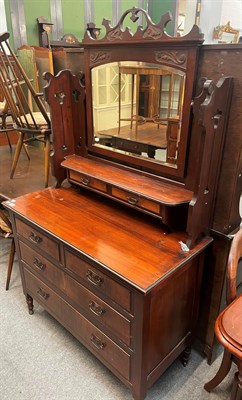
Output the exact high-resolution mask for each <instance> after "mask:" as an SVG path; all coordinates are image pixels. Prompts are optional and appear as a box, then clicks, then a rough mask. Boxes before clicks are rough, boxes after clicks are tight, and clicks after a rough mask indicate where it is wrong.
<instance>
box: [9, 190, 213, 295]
mask: <svg viewBox="0 0 242 400" xmlns="http://www.w3.org/2000/svg"><path fill="white" fill-rule="evenodd" d="M5 205H6V206H7V208H9V209H11V210H12V211H13V212H15V213H16V214H18V215H19V216H23V217H25V218H27V219H28V220H29V222H32V223H34V224H35V225H37V226H39V227H41V228H42V229H44V230H45V231H46V232H50V233H51V234H52V235H54V236H56V237H57V238H58V239H60V240H62V241H63V242H67V243H68V244H69V245H70V246H72V247H73V248H75V249H77V250H79V251H81V252H82V253H83V254H85V255H87V256H88V258H90V259H92V260H93V261H94V262H95V261H98V262H99V263H101V265H102V266H103V267H104V268H107V269H109V270H111V271H113V272H114V273H115V274H117V275H119V276H121V277H122V278H123V279H124V280H126V281H128V282H129V283H131V284H132V285H133V286H134V287H137V288H138V289H139V290H141V291H142V292H147V291H148V290H150V289H151V287H152V286H153V285H154V284H155V283H157V281H159V280H162V279H164V278H165V277H166V276H167V275H168V274H171V273H172V272H173V271H174V270H176V269H177V268H179V267H180V266H182V265H183V264H184V263H185V262H187V261H188V260H189V259H190V258H191V257H192V256H194V255H195V254H197V253H199V252H201V251H202V250H203V249H204V248H205V247H206V246H208V244H209V243H210V242H211V240H212V239H211V238H205V239H204V240H202V241H201V242H200V243H199V244H198V245H197V246H195V247H194V248H193V249H192V250H189V251H188V252H184V251H182V249H181V244H180V243H179V242H180V241H182V242H183V243H186V240H187V235H186V233H184V232H181V233H179V232H178V233H169V232H167V231H166V230H165V228H164V226H163V225H162V223H161V222H160V221H158V220H155V219H152V218H151V217H149V216H146V215H143V214H142V215H141V214H140V213H138V212H135V211H134V210H130V209H128V208H126V207H124V206H122V205H120V204H118V203H116V202H113V201H111V200H108V199H105V202H104V201H103V198H102V197H99V195H97V194H94V193H92V192H89V191H85V189H84V190H83V192H82V193H80V191H79V190H77V189H73V188H71V189H70V188H68V189H65V188H61V189H50V188H49V189H46V190H43V191H38V192H35V193H29V194H27V195H24V196H21V197H19V198H17V199H16V200H12V201H7V202H5Z"/></svg>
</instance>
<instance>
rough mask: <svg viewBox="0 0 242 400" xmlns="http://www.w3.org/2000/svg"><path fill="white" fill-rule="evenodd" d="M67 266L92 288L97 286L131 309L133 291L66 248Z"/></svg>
mask: <svg viewBox="0 0 242 400" xmlns="http://www.w3.org/2000/svg"><path fill="white" fill-rule="evenodd" d="M65 260H66V268H67V269H69V270H70V271H72V272H74V273H75V274H76V275H78V276H79V277H81V278H83V279H84V280H85V281H86V282H87V283H88V284H89V286H90V288H93V287H95V288H97V289H98V290H99V291H100V292H102V293H103V294H104V295H105V296H107V297H109V298H110V299H112V300H113V301H115V302H116V303H117V304H119V305H120V306H121V307H123V308H124V309H125V310H127V311H130V310H131V292H130V291H129V290H128V289H127V288H125V287H124V286H122V285H121V284H119V283H117V282H115V281H114V280H113V279H111V278H109V277H108V276H106V275H105V274H103V273H102V272H100V271H99V270H97V269H96V268H94V267H93V266H91V265H89V264H88V263H87V262H85V261H84V260H83V259H82V258H80V257H77V256H76V255H74V254H72V253H70V252H69V251H68V250H66V249H65Z"/></svg>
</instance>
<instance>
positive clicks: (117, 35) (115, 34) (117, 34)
mask: <svg viewBox="0 0 242 400" xmlns="http://www.w3.org/2000/svg"><path fill="white" fill-rule="evenodd" d="M107 39H108V40H109V41H110V42H113V41H114V40H117V39H119V40H122V39H123V33H122V31H121V30H120V29H114V30H111V31H110V32H109V33H108V34H107Z"/></svg>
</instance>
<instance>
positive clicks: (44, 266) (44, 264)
mask: <svg viewBox="0 0 242 400" xmlns="http://www.w3.org/2000/svg"><path fill="white" fill-rule="evenodd" d="M19 248H20V255H21V260H22V261H24V262H25V263H26V264H27V265H28V266H29V267H31V268H32V269H33V271H35V272H38V273H39V274H41V275H42V276H44V277H45V279H48V280H49V281H50V282H52V283H54V285H55V286H58V287H60V288H61V287H63V286H64V274H63V272H62V271H60V270H59V269H58V268H57V267H56V266H55V265H54V264H52V263H51V262H50V261H48V260H47V259H46V258H45V257H43V256H41V255H40V254H38V253H37V252H36V251H35V250H34V249H32V248H31V247H29V246H27V245H26V244H25V243H23V242H21V241H19Z"/></svg>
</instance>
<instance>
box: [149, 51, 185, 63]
mask: <svg viewBox="0 0 242 400" xmlns="http://www.w3.org/2000/svg"><path fill="white" fill-rule="evenodd" d="M155 59H156V61H158V62H160V63H162V62H163V63H164V62H166V63H170V64H174V65H179V66H182V67H186V64H187V55H186V54H185V53H180V52H178V51H169V52H165V51H156V52H155Z"/></svg>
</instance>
